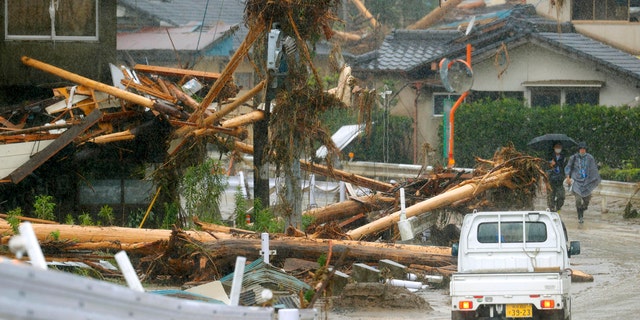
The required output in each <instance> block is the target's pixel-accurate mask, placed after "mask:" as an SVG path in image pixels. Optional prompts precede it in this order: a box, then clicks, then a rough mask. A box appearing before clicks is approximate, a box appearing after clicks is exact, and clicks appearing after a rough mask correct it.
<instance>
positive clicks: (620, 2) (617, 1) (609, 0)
mask: <svg viewBox="0 0 640 320" xmlns="http://www.w3.org/2000/svg"><path fill="white" fill-rule="evenodd" d="M589 1H590V2H591V3H589ZM589 1H584V0H582V1H577V0H573V1H571V13H570V16H571V21H626V22H637V21H638V18H639V17H640V14H639V13H638V11H636V12H635V14H633V15H632V10H631V8H640V3H639V2H638V0H604V1H603V0H589ZM624 2H626V4H625V3H624ZM634 4H637V5H634ZM586 6H589V8H590V11H591V12H590V14H589V16H590V17H588V18H587V17H584V16H580V17H576V16H578V15H579V14H580V13H582V12H581V11H583V10H580V11H578V10H579V9H580V8H582V7H586ZM625 6H626V17H622V16H620V12H619V11H618V12H613V13H609V11H610V10H609V9H613V10H618V9H619V8H624V7H625ZM636 10H637V9H636ZM603 14H604V15H605V16H604V17H598V15H603Z"/></svg>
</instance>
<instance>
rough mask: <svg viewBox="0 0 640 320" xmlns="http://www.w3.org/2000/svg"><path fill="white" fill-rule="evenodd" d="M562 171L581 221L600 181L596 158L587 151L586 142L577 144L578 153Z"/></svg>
mask: <svg viewBox="0 0 640 320" xmlns="http://www.w3.org/2000/svg"><path fill="white" fill-rule="evenodd" d="M564 173H565V175H566V177H567V178H566V180H567V184H568V185H569V188H570V190H571V193H573V196H574V197H575V199H576V210H577V211H578V221H579V222H580V223H583V222H584V212H585V211H586V210H587V208H588V207H589V201H591V192H593V190H594V189H595V188H596V187H598V185H599V184H600V181H601V178H600V173H599V172H598V165H597V164H596V160H595V158H593V156H592V155H591V154H589V153H587V143H586V142H580V143H579V144H578V153H576V154H574V155H572V156H571V158H569V160H568V161H567V166H566V167H564Z"/></svg>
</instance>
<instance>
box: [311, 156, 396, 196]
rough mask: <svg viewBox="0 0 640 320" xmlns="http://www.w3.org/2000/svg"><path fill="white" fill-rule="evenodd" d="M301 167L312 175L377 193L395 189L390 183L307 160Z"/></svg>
mask: <svg viewBox="0 0 640 320" xmlns="http://www.w3.org/2000/svg"><path fill="white" fill-rule="evenodd" d="M300 167H301V168H302V170H305V171H308V172H311V173H315V174H319V175H323V176H325V177H331V178H334V179H336V180H341V181H344V182H349V183H352V184H355V185H357V186H360V187H365V188H369V189H371V190H375V191H382V192H389V191H391V189H393V185H392V184H390V183H385V182H380V181H378V180H374V179H370V178H367V177H363V176H359V175H356V174H353V173H349V172H346V171H342V170H338V169H335V168H334V169H333V170H329V168H328V167H327V166H323V165H319V164H316V163H311V162H309V161H306V160H300Z"/></svg>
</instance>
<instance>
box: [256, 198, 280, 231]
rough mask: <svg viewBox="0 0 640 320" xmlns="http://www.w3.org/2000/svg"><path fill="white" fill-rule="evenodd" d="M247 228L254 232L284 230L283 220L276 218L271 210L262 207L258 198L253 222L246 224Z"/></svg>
mask: <svg viewBox="0 0 640 320" xmlns="http://www.w3.org/2000/svg"><path fill="white" fill-rule="evenodd" d="M248 229H249V230H252V231H255V232H268V233H281V232H283V231H284V220H283V219H279V218H277V217H276V216H275V215H274V214H273V212H272V211H271V210H269V209H268V208H263V207H262V204H261V203H260V200H256V201H255V206H254V208H253V224H252V225H250V226H248Z"/></svg>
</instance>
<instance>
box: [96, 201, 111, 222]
mask: <svg viewBox="0 0 640 320" xmlns="http://www.w3.org/2000/svg"><path fill="white" fill-rule="evenodd" d="M98 219H99V222H100V224H104V225H106V226H111V225H113V222H114V221H115V218H114V216H113V208H111V207H110V206H108V205H106V204H105V205H104V206H102V208H100V211H99V212H98Z"/></svg>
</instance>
